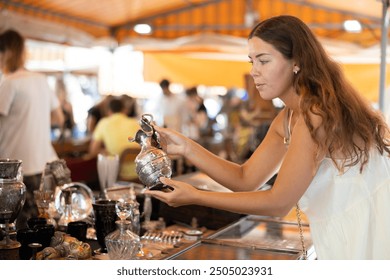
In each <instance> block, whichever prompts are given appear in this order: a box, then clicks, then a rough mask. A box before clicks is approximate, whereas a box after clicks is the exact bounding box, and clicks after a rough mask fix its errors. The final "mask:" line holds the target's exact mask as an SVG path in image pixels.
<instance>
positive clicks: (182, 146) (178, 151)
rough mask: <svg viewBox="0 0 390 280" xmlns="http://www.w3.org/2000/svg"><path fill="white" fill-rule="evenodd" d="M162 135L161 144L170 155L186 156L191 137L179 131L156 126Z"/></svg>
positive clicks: (160, 135)
mask: <svg viewBox="0 0 390 280" xmlns="http://www.w3.org/2000/svg"><path fill="white" fill-rule="evenodd" d="M154 128H155V130H156V131H157V133H158V135H159V137H160V144H161V146H162V148H163V150H164V151H165V152H166V153H167V154H168V155H180V156H185V155H186V152H187V150H188V146H189V145H190V144H189V142H190V139H189V138H187V137H185V136H184V135H182V134H180V133H179V132H177V131H175V130H173V129H169V128H162V127H159V126H154Z"/></svg>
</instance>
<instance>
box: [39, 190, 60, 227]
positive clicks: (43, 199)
mask: <svg viewBox="0 0 390 280" xmlns="http://www.w3.org/2000/svg"><path fill="white" fill-rule="evenodd" d="M34 200H35V203H36V204H37V207H38V217H41V218H45V219H46V220H47V223H49V224H52V225H54V227H56V226H57V222H56V221H55V219H54V218H53V217H52V215H51V213H52V212H53V210H54V191H49V190H35V191H34ZM50 207H51V208H52V209H50Z"/></svg>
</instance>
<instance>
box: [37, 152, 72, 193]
mask: <svg viewBox="0 0 390 280" xmlns="http://www.w3.org/2000/svg"><path fill="white" fill-rule="evenodd" d="M70 182H72V179H71V173H70V169H69V168H68V167H67V165H66V161H65V160H64V159H57V160H54V161H52V162H47V163H46V166H45V169H44V171H43V174H42V178H41V184H40V186H39V190H41V191H56V188H57V187H61V186H63V185H65V184H68V183H70Z"/></svg>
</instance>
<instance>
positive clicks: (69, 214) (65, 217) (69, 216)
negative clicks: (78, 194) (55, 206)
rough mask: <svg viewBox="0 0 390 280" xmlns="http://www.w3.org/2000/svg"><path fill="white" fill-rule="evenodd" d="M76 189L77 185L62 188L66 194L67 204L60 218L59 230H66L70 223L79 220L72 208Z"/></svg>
mask: <svg viewBox="0 0 390 280" xmlns="http://www.w3.org/2000/svg"><path fill="white" fill-rule="evenodd" d="M75 191H76V188H75V187H70V188H65V189H63V190H62V193H63V194H64V200H65V206H64V210H63V213H62V215H61V218H60V219H59V220H58V230H60V231H63V232H66V231H67V229H68V224H69V223H70V222H74V221H76V220H77V217H75V215H74V214H73V209H72V195H73V193H74V192H75Z"/></svg>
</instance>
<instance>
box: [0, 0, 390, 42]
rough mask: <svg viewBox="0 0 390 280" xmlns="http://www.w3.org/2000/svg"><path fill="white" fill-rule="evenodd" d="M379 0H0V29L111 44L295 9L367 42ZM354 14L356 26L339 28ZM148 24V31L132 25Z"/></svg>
mask: <svg viewBox="0 0 390 280" xmlns="http://www.w3.org/2000/svg"><path fill="white" fill-rule="evenodd" d="M382 6H383V3H382V1H379V0H354V1H339V0H265V1H264V0H164V1H161V0H147V1H144V0H131V1H129V0H99V1H89V0H40V1H31V0H0V11H1V18H0V30H1V29H6V28H10V27H13V28H15V29H18V30H19V31H20V32H21V33H23V34H24V35H25V36H26V37H29V38H34V39H39V40H44V41H51V42H57V43H62V44H70V45H79V46H92V45H94V44H106V45H109V46H111V47H115V46H116V45H118V44H122V43H123V42H124V41H126V40H128V39H129V38H142V37H147V38H154V39H174V38H179V37H183V36H189V35H194V34H197V33H199V32H202V33H214V34H222V35H230V36H235V37H242V38H245V37H246V36H247V35H248V33H249V31H250V29H251V28H252V27H253V25H254V24H255V23H256V22H258V21H259V20H263V19H266V18H269V17H272V16H276V15H280V14H290V15H295V16H298V17H299V18H301V19H302V20H303V21H305V22H306V23H307V24H308V25H309V26H310V27H311V28H312V29H313V30H314V31H315V32H316V33H317V34H318V35H319V36H321V37H325V38H330V39H336V40H340V41H345V42H352V43H353V44H357V45H359V46H363V47H370V46H373V45H376V44H378V43H379V42H380V34H381V20H382ZM346 20H357V21H359V23H360V24H361V28H362V30H361V32H359V33H351V32H347V31H346V30H345V28H344V23H345V21H346ZM137 24H149V25H150V27H151V28H152V30H151V33H150V34H148V35H141V34H138V33H137V32H135V31H134V29H133V28H134V27H135V26H136V25H137Z"/></svg>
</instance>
